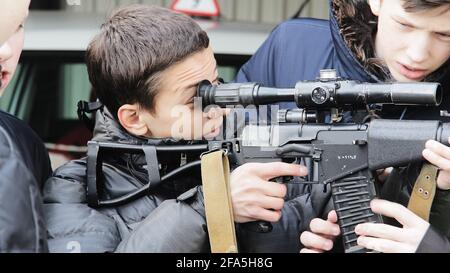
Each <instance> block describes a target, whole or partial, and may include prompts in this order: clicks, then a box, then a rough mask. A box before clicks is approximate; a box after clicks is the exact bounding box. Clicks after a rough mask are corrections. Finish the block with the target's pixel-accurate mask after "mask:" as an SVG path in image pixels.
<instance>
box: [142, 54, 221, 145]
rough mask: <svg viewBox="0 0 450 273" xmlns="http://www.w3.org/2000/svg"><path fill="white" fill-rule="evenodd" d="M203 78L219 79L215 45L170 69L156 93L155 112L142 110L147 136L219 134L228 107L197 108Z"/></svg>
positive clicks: (194, 136)
mask: <svg viewBox="0 0 450 273" xmlns="http://www.w3.org/2000/svg"><path fill="white" fill-rule="evenodd" d="M203 80H209V81H210V82H211V83H213V84H217V83H218V72H217V66H216V60H215V59H214V54H213V51H212V49H211V48H207V49H205V50H203V51H200V52H197V53H195V54H193V55H191V56H189V57H187V58H186V59H184V60H183V61H181V62H179V63H177V64H174V65H172V66H171V67H169V68H168V69H166V70H165V71H164V72H163V74H162V76H161V84H160V88H159V93H158V95H156V97H155V104H154V106H155V107H154V113H150V112H148V111H147V110H143V109H142V110H140V111H141V113H140V114H139V115H140V116H141V118H142V120H143V121H144V122H145V124H146V125H147V128H148V129H149V130H148V133H147V134H146V135H145V136H147V137H152V138H176V139H180V138H182V139H185V140H192V139H201V138H202V137H204V138H213V137H215V136H217V135H218V134H219V133H220V128H221V126H222V121H223V118H222V117H223V115H224V114H225V112H224V110H221V109H213V110H211V111H209V112H208V113H207V114H205V113H203V111H202V109H201V107H195V108H194V102H195V101H194V96H195V95H196V92H197V86H198V84H199V83H200V82H201V81H203Z"/></svg>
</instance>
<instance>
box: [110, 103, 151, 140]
mask: <svg viewBox="0 0 450 273" xmlns="http://www.w3.org/2000/svg"><path fill="white" fill-rule="evenodd" d="M117 118H118V119H119V123H120V125H122V127H123V128H125V130H127V131H128V132H129V133H131V134H133V135H136V136H145V135H147V133H148V131H149V129H148V127H147V124H146V123H145V122H144V121H143V119H142V118H141V116H140V111H139V106H138V105H137V104H134V105H132V104H125V105H122V106H121V107H120V108H119V110H118V111H117Z"/></svg>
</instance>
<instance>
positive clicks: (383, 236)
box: [355, 199, 430, 253]
mask: <svg viewBox="0 0 450 273" xmlns="http://www.w3.org/2000/svg"><path fill="white" fill-rule="evenodd" d="M370 207H371V208H372V211H373V212H375V213H378V214H381V215H384V216H387V217H391V218H395V219H396V220H397V221H398V222H399V223H400V224H402V226H403V227H402V228H398V227H395V226H391V225H386V224H380V223H378V224H375V223H365V224H359V225H357V226H356V227H355V232H356V234H358V235H359V237H358V245H360V246H363V247H365V248H367V249H372V250H375V251H379V252H384V253H414V252H415V251H416V250H417V247H418V246H419V244H420V242H421V241H422V238H423V237H424V236H425V233H426V231H427V230H428V227H429V225H430V224H429V223H428V222H426V221H425V220H423V219H422V218H420V217H419V216H417V215H415V214H414V213H413V212H412V211H410V210H408V209H407V208H405V207H404V206H402V205H400V204H397V203H393V202H389V201H386V200H377V199H375V200H373V201H372V202H371V204H370Z"/></svg>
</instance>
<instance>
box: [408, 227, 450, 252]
mask: <svg viewBox="0 0 450 273" xmlns="http://www.w3.org/2000/svg"><path fill="white" fill-rule="evenodd" d="M416 253H450V238H448V237H447V236H445V235H443V234H442V233H440V232H438V231H437V230H436V229H435V228H433V227H432V226H430V227H429V228H428V230H427V232H426V233H425V236H424V237H423V239H422V241H421V242H420V245H419V247H418V248H417V250H416Z"/></svg>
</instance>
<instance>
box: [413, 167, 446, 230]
mask: <svg viewBox="0 0 450 273" xmlns="http://www.w3.org/2000/svg"><path fill="white" fill-rule="evenodd" d="M438 173H439V169H438V168H437V167H436V166H434V165H431V164H430V163H424V164H423V166H422V170H421V171H420V174H419V177H417V180H416V183H415V184H414V189H413V191H412V193H411V198H410V199H409V203H408V209H409V210H411V211H412V212H414V213H415V214H417V215H418V216H420V218H422V219H424V220H425V221H427V222H428V221H429V219H430V212H431V205H432V204H433V199H434V195H435V193H436V184H437V182H436V181H437V177H438Z"/></svg>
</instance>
